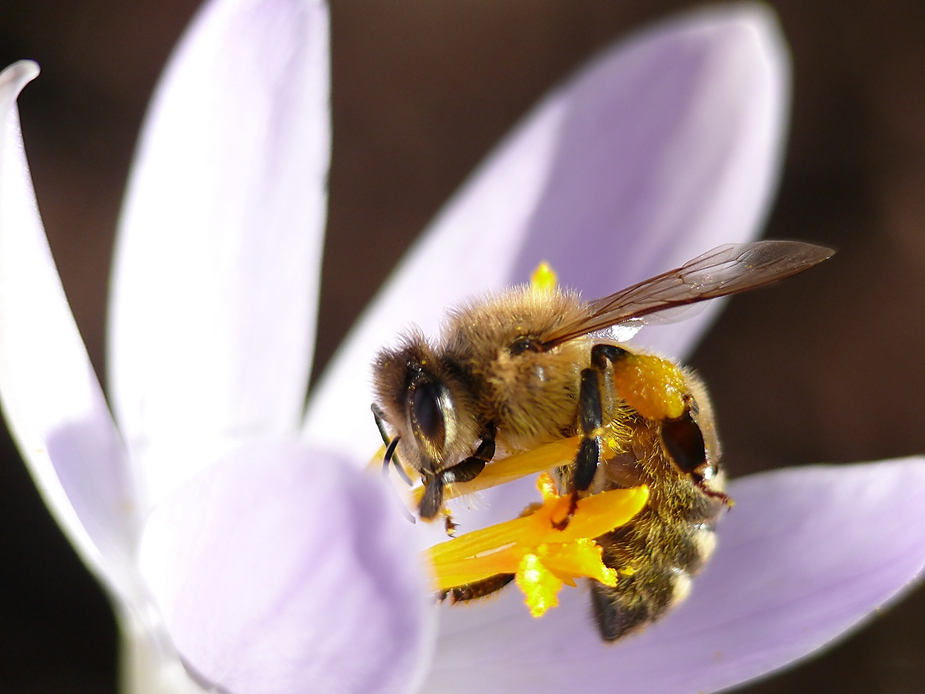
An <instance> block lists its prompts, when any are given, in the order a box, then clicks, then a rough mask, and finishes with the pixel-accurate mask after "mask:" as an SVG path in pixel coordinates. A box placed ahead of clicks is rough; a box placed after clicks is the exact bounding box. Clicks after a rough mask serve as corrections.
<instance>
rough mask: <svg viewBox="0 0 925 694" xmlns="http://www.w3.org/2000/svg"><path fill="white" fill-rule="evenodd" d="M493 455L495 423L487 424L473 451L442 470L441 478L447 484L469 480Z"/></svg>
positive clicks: (477, 473) (482, 468)
mask: <svg viewBox="0 0 925 694" xmlns="http://www.w3.org/2000/svg"><path fill="white" fill-rule="evenodd" d="M494 457H495V425H494V424H489V425H488V427H487V428H486V429H485V433H484V434H482V441H481V443H479V447H478V448H477V449H476V450H475V453H473V454H472V455H470V456H469V457H468V458H466V459H465V460H462V461H460V462H459V463H458V464H456V465H454V466H453V467H451V468H448V469H447V470H444V471H443V480H444V482H446V483H447V484H452V483H453V482H470V481H472V480H474V479H475V478H476V477H478V475H479V473H480V472H481V471H482V470H484V469H485V465H486V464H488V463H490V462H491V459H492V458H494Z"/></svg>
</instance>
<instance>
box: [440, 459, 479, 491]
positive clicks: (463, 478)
mask: <svg viewBox="0 0 925 694" xmlns="http://www.w3.org/2000/svg"><path fill="white" fill-rule="evenodd" d="M485 463H486V461H485V460H482V459H481V458H477V457H475V456H472V457H470V458H466V459H465V460H463V461H462V462H460V463H459V464H458V465H454V466H453V467H451V468H449V469H447V470H444V472H443V481H444V482H446V483H447V484H453V483H454V482H471V481H472V480H474V479H475V478H476V477H478V475H479V473H480V472H481V471H482V470H484V469H485Z"/></svg>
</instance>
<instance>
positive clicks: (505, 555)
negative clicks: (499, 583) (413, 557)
mask: <svg viewBox="0 0 925 694" xmlns="http://www.w3.org/2000/svg"><path fill="white" fill-rule="evenodd" d="M537 487H538V488H539V490H540V492H541V493H542V495H543V503H542V504H541V505H539V507H538V508H536V509H535V510H533V511H532V512H530V513H528V514H527V515H525V516H523V517H521V518H515V519H514V520H511V521H508V522H506V523H499V524H498V525H493V526H491V527H488V528H484V529H483V530H476V531H474V532H471V533H467V534H465V535H462V536H460V537H458V538H456V539H453V540H449V541H448V542H443V543H440V544H438V545H435V546H433V547H431V548H430V550H428V554H429V555H430V559H431V561H432V562H433V565H434V573H435V578H436V589H437V590H440V591H444V590H449V589H451V588H455V587H459V586H464V585H466V584H468V583H474V582H476V581H480V580H483V579H486V578H489V577H491V576H495V575H498V574H515V578H516V581H517V584H518V585H519V586H520V588H521V590H523V591H524V593H525V595H526V602H527V604H528V606H529V607H530V611H531V613H532V614H533V615H534V616H540V615H541V614H543V613H544V612H545V611H546V610H547V609H549V608H550V607H554V606H555V604H556V598H555V595H556V593H557V592H558V590H559V588H561V587H562V584H563V583H568V584H569V585H574V579H576V578H582V577H591V578H595V579H597V580H599V581H601V582H602V583H604V584H606V585H610V586H613V585H616V579H617V574H616V572H615V571H614V570H613V569H610V568H608V567H607V566H605V565H604V563H603V561H602V558H601V548H600V546H598V545H597V544H596V543H595V542H594V538H595V537H600V536H601V535H603V534H605V533H607V532H610V531H611V530H613V529H614V528H617V527H619V526H621V525H624V524H626V523H627V522H629V521H630V520H631V519H632V518H633V517H634V516H635V515H636V514H637V513H639V511H640V510H642V508H643V507H644V506H645V505H646V502H647V501H648V498H649V490H648V488H647V487H635V488H633V489H614V490H611V491H606V492H602V493H600V494H595V495H593V496H589V497H586V498H584V499H580V500H579V501H578V506H577V508H576V510H575V513H574V515H573V516H572V518H571V520H570V522H569V524H568V525H567V526H566V528H565V529H564V530H558V529H557V528H556V523H557V522H559V521H561V520H563V519H564V518H565V516H566V515H567V513H568V508H569V496H568V495H565V496H559V495H558V494H557V493H556V489H555V481H554V480H553V479H552V476H551V475H549V474H548V473H543V474H541V475H540V476H539V479H538V480H537ZM528 557H532V558H529V559H528Z"/></svg>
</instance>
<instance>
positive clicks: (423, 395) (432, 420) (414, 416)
mask: <svg viewBox="0 0 925 694" xmlns="http://www.w3.org/2000/svg"><path fill="white" fill-rule="evenodd" d="M451 406H452V400H451V398H450V392H449V390H448V389H447V387H446V386H445V385H443V384H442V383H440V382H439V381H424V382H422V383H419V384H418V385H417V386H416V387H415V388H414V390H413V391H412V392H411V402H410V410H411V426H412V429H413V430H414V434H415V436H416V437H417V438H418V439H424V442H425V443H426V444H429V446H428V447H429V448H431V449H432V451H431V453H438V452H439V451H441V450H442V449H443V446H444V444H445V443H446V413H447V412H448V411H449V409H450V407H451Z"/></svg>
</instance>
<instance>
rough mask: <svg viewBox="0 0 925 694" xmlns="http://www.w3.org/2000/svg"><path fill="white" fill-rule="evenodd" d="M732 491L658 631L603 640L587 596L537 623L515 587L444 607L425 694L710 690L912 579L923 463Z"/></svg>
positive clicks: (781, 476) (921, 559)
mask: <svg viewBox="0 0 925 694" xmlns="http://www.w3.org/2000/svg"><path fill="white" fill-rule="evenodd" d="M731 494H732V496H733V497H734V498H735V500H736V505H735V508H734V509H732V510H731V511H730V512H729V513H728V516H727V517H726V518H725V519H724V520H723V522H722V523H721V524H720V529H719V547H718V549H717V552H716V555H715V557H714V558H713V561H712V562H711V563H710V565H709V566H708V567H707V569H706V570H705V571H704V573H703V574H702V575H701V576H699V577H697V578H696V579H695V581H694V591H693V594H692V595H691V597H690V598H689V599H688V601H687V602H686V603H684V604H683V605H681V606H680V607H679V608H678V609H677V610H676V611H675V612H673V613H672V614H671V615H670V616H669V617H667V618H666V619H664V620H663V621H662V622H660V623H658V624H656V625H654V626H652V627H650V628H649V629H647V630H646V631H644V632H643V633H641V634H640V635H638V636H635V637H630V638H628V639H626V640H625V641H623V642H618V643H617V644H614V645H605V644H603V643H602V642H601V641H600V640H599V638H598V635H597V630H596V627H595V626H594V624H593V622H592V618H591V615H590V609H589V606H588V596H587V591H586V590H570V591H569V590H566V591H564V592H563V594H562V598H563V600H562V605H561V606H560V607H559V608H556V609H555V610H552V611H550V612H549V613H548V614H547V615H546V616H545V617H543V618H542V619H540V620H534V619H533V618H531V617H530V616H529V614H528V613H527V611H526V609H525V608H524V606H523V603H522V601H521V599H520V596H519V595H518V594H517V591H516V590H511V591H509V594H508V595H505V596H503V597H502V598H501V599H499V600H497V601H489V602H486V603H484V604H481V605H477V606H475V607H471V608H463V609H449V608H448V609H446V610H445V611H444V612H443V614H441V617H442V619H441V630H440V631H441V635H440V639H439V641H438V646H437V653H436V657H435V667H434V669H433V670H432V671H431V673H430V677H429V679H428V680H427V682H426V684H425V688H424V691H427V692H441V693H442V694H450V693H452V692H472V691H479V692H510V691H521V690H527V689H529V691H531V692H535V693H536V694H541V693H543V692H560V691H581V692H583V693H584V694H595V693H596V692H614V691H619V692H621V693H623V694H633V693H635V692H638V693H640V694H649V693H651V692H659V694H671V693H672V692H679V693H680V692H696V691H702V692H709V691H716V690H718V689H723V688H726V687H730V686H733V685H735V684H737V683H740V682H744V681H745V680H749V679H753V678H755V677H759V676H760V675H762V674H764V673H766V672H769V671H771V670H773V669H776V668H780V667H782V666H784V665H786V664H788V663H791V662H793V661H794V660H797V659H799V658H801V657H804V656H806V655H808V654H809V653H811V652H812V651H814V650H815V649H817V648H819V647H821V646H823V645H824V644H826V643H828V642H830V641H831V640H832V639H835V638H837V637H838V636H840V635H842V634H844V633H845V632H846V631H847V630H849V629H851V628H852V627H854V626H856V625H858V624H860V623H861V622H862V621H863V620H864V619H865V618H867V617H869V616H870V615H871V614H872V613H873V611H874V610H876V609H877V608H878V607H880V606H882V605H884V604H885V603H888V602H890V601H891V600H893V599H895V598H896V597H897V596H898V595H899V594H900V593H901V592H903V591H904V590H906V589H908V588H909V587H911V585H912V584H913V582H915V581H916V580H917V578H918V577H920V576H921V573H922V569H923V566H925V524H923V523H922V522H921V520H922V510H921V509H922V498H923V496H925V458H913V459H907V460H899V461H892V462H886V463H875V464H866V465H850V466H840V467H836V466H816V467H808V468H793V469H787V470H779V471H775V472H770V473H764V474H760V475H753V476H751V477H747V478H744V479H741V480H736V481H735V482H733V483H732V485H731Z"/></svg>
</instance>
